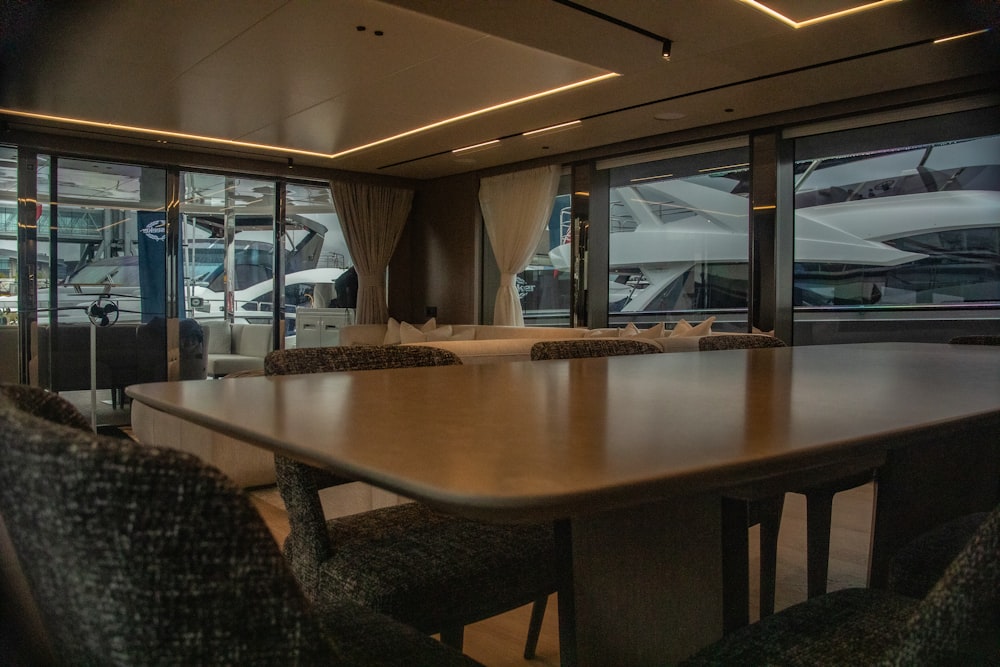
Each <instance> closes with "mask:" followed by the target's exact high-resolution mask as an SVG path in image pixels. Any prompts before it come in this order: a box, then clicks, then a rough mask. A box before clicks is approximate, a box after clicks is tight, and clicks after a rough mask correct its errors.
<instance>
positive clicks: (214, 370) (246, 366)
mask: <svg viewBox="0 0 1000 667" xmlns="http://www.w3.org/2000/svg"><path fill="white" fill-rule="evenodd" d="M253 370H264V357H258V356H256V355H246V354H210V355H208V363H207V372H208V374H209V375H213V376H220V375H229V374H230V373H236V372H237V371H253Z"/></svg>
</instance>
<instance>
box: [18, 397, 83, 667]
mask: <svg viewBox="0 0 1000 667" xmlns="http://www.w3.org/2000/svg"><path fill="white" fill-rule="evenodd" d="M0 402H5V403H7V404H9V405H12V406H14V407H16V408H18V409H20V410H23V411H25V412H27V413H29V414H33V415H35V416H36V417H41V418H42V419H47V420H48V421H51V422H54V423H56V424H63V425H66V426H71V427H73V428H76V429H79V430H81V431H87V432H90V431H91V430H92V427H91V424H90V420H88V419H87V418H86V417H84V416H83V414H82V413H81V412H80V411H79V410H78V409H77V408H76V406H74V405H73V404H72V403H70V402H69V401H67V400H66V399H65V398H63V397H61V396H59V394H56V393H54V392H51V391H48V390H47V389H43V388H41V387H32V386H29V385H22V384H8V383H2V384H0ZM0 554H2V558H3V563H4V564H5V567H4V568H3V583H2V590H0V594H2V595H3V596H4V599H5V600H6V603H5V605H4V609H3V612H2V613H0V622H2V623H3V626H4V627H3V630H0V643H2V645H3V647H2V648H0V655H5V657H6V658H7V659H9V660H10V661H11V662H12V663H15V664H17V663H23V664H48V663H50V662H52V659H53V658H52V655H51V652H50V648H49V642H48V640H47V638H46V635H45V629H44V627H43V626H42V622H41V618H40V617H39V612H38V609H37V606H36V605H35V601H34V599H33V598H32V597H31V593H30V592H29V591H28V588H27V583H26V581H25V577H24V572H23V569H22V567H21V564H20V562H19V560H18V558H17V554H16V553H15V552H14V545H13V544H11V541H10V536H9V535H8V533H7V530H6V527H5V526H4V525H3V521H2V519H0Z"/></svg>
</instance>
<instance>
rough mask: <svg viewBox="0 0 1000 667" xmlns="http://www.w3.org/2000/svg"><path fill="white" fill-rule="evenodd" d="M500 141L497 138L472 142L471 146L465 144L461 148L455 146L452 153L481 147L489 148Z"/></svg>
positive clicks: (466, 151) (465, 151)
mask: <svg viewBox="0 0 1000 667" xmlns="http://www.w3.org/2000/svg"><path fill="white" fill-rule="evenodd" d="M499 143H500V140H499V139H493V140H491V141H484V142H482V143H479V144H472V145H471V146H465V147H463V148H456V149H455V150H453V151H452V153H468V152H469V151H475V150H481V149H483V148H489V147H491V146H496V145H497V144H499Z"/></svg>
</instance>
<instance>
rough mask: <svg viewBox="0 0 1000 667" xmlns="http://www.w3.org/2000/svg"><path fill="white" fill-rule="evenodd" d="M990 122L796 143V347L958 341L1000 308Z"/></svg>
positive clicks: (999, 150)
mask: <svg viewBox="0 0 1000 667" xmlns="http://www.w3.org/2000/svg"><path fill="white" fill-rule="evenodd" d="M983 117H984V114H982V113H980V112H976V113H968V112H967V113H963V114H952V115H946V116H942V117H936V118H932V119H921V120H919V121H910V122H900V123H893V124H889V125H885V126H879V127H875V128H864V129H858V130H848V131H844V132H837V133H830V134H826V135H817V136H810V137H806V138H803V139H801V140H799V141H797V142H796V162H795V268H794V272H795V275H794V294H793V304H794V307H795V339H796V342H797V343H823V342H826V343H833V342H847V341H853V340H880V339H893V340H900V339H903V340H947V339H948V337H949V336H951V335H958V334H961V333H976V332H978V331H979V329H976V328H971V329H966V328H962V327H970V326H973V325H974V322H972V320H974V319H976V317H977V316H976V315H975V313H976V312H978V313H979V315H978V317H979V318H981V323H983V322H985V319H982V318H986V317H987V316H986V314H985V311H984V310H983V309H991V308H992V309H995V308H997V307H1000V134H995V133H991V134H986V135H981V136H969V135H970V134H971V133H973V132H974V131H975V130H976V129H980V130H981V129H987V130H988V129H991V127H990V125H991V123H990V122H989V121H987V122H982V121H981V119H982V118H983ZM992 125H993V126H994V127H993V128H992V129H996V128H995V125H996V122H995V121H993V122H992ZM960 319H961V320H966V322H965V323H964V324H962V325H961V326H959V325H958V324H956V321H957V320H960ZM934 320H936V321H937V322H938V323H937V324H932V321H934ZM862 321H866V322H867V324H864V325H861V324H859V323H860V322H862ZM946 323H947V324H946ZM955 327H958V328H955ZM861 328H865V329H866V330H867V331H866V332H865V333H864V334H862V333H861V332H860V329H861ZM935 328H936V329H940V330H941V331H940V333H938V334H935V333H934V331H933V329H935ZM904 332H905V333H904Z"/></svg>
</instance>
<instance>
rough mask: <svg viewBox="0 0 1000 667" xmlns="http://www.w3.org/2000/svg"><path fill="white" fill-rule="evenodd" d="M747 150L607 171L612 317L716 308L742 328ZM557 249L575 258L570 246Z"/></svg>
mask: <svg viewBox="0 0 1000 667" xmlns="http://www.w3.org/2000/svg"><path fill="white" fill-rule="evenodd" d="M748 154H749V150H748V149H747V148H746V147H733V148H725V149H722V150H713V151H709V152H703V153H697V154H693V155H692V154H687V155H685V154H678V155H671V156H669V157H667V158H664V159H658V160H655V161H649V162H642V163H638V164H628V165H622V166H616V167H614V168H612V169H611V170H610V184H611V188H610V193H609V194H610V198H609V204H610V210H609V234H610V235H609V248H608V262H609V263H608V312H609V320H610V322H611V323H618V324H621V323H624V322H627V321H646V322H661V321H668V322H669V321H676V320H679V319H681V318H686V319H692V318H694V319H703V318H704V317H705V316H707V315H715V316H716V317H717V318H718V323H719V324H718V326H717V327H716V328H720V329H724V328H730V327H731V328H738V329H743V328H745V326H746V321H747V266H748V260H747V257H748V254H747V252H748V251H747V248H748V241H747V232H748V226H749V204H748V194H749V182H748V178H749V164H748V161H749V157H748ZM557 251H558V258H559V260H558V261H559V262H560V263H561V262H562V261H568V257H569V252H568V251H569V248H568V246H562V247H560V248H559V249H557ZM553 255H554V258H555V257H556V251H554V253H553ZM554 262H556V260H555V259H554Z"/></svg>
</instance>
